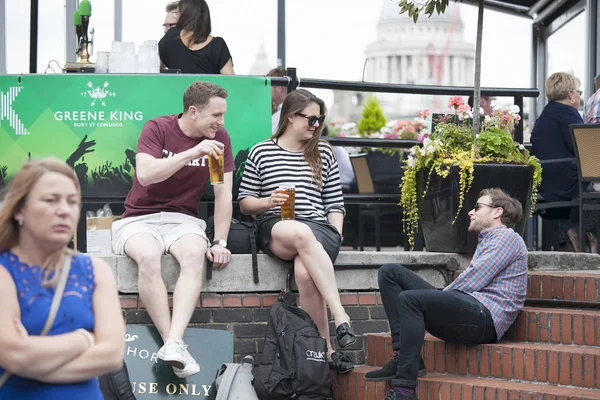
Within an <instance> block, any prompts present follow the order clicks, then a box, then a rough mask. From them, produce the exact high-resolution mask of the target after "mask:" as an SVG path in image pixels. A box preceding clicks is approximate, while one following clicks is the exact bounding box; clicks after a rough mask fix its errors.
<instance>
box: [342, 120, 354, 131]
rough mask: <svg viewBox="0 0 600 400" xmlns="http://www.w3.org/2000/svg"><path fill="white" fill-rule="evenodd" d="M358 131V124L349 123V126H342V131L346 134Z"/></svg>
mask: <svg viewBox="0 0 600 400" xmlns="http://www.w3.org/2000/svg"><path fill="white" fill-rule="evenodd" d="M354 129H356V122H348V123H347V124H344V125H342V130H343V131H345V132H348V131H351V130H354Z"/></svg>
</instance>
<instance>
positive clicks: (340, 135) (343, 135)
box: [336, 133, 346, 137]
mask: <svg viewBox="0 0 600 400" xmlns="http://www.w3.org/2000/svg"><path fill="white" fill-rule="evenodd" d="M336 137H346V134H345V133H340V134H338V135H337V136H336Z"/></svg>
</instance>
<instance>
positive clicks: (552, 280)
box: [527, 260, 600, 303]
mask: <svg viewBox="0 0 600 400" xmlns="http://www.w3.org/2000/svg"><path fill="white" fill-rule="evenodd" d="M599 266H600V260H599ZM527 280H528V282H527V298H528V299H543V300H567V301H581V302H590V303H597V302H598V301H600V271H540V272H534V271H530V272H529V273H528V279H527Z"/></svg>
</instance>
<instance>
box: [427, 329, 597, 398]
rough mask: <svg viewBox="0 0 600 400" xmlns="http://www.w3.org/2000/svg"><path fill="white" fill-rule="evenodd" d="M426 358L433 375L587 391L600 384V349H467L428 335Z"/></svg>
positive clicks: (518, 345) (505, 345) (509, 345)
mask: <svg viewBox="0 0 600 400" xmlns="http://www.w3.org/2000/svg"><path fill="white" fill-rule="evenodd" d="M423 356H424V357H423V358H424V360H425V364H426V366H427V370H428V371H429V372H439V373H451V374H458V375H467V374H468V375H476V376H480V377H490V378H503V379H516V380H522V381H529V382H537V383H551V384H561V385H571V386H577V387H585V388H595V387H597V385H600V347H585V346H575V345H555V344H546V343H522V342H500V343H493V344H484V345H477V346H464V345H455V344H451V343H446V342H444V341H442V340H440V339H437V338H435V337H433V336H431V335H427V336H426V337H425V345H424V348H423Z"/></svg>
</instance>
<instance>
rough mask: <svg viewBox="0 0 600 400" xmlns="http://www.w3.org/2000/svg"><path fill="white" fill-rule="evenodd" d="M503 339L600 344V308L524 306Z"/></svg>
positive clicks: (588, 344) (587, 344)
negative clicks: (599, 309)
mask: <svg viewBox="0 0 600 400" xmlns="http://www.w3.org/2000/svg"><path fill="white" fill-rule="evenodd" d="M502 340H511V341H522V342H525V341H527V342H543V343H556V344H579V345H586V346H600V311H591V310H571V309H558V308H541V307H524V308H523V310H522V311H521V313H520V314H519V316H518V317H517V320H516V321H515V323H514V324H513V325H512V326H511V327H510V329H509V330H508V331H507V332H506V334H504V337H503V338H502Z"/></svg>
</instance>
